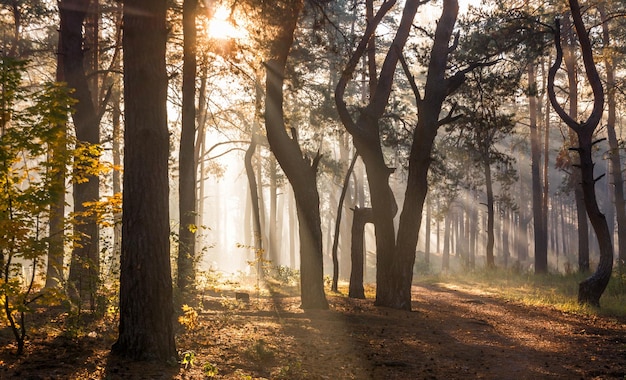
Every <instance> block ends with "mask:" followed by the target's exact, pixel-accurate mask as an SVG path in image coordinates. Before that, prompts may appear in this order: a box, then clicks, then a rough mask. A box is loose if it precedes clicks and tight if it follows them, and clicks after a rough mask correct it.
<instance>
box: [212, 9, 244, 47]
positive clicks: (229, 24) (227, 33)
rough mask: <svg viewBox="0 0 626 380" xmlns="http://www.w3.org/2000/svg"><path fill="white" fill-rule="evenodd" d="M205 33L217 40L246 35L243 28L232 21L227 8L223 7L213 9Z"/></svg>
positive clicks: (238, 37) (239, 37)
mask: <svg viewBox="0 0 626 380" xmlns="http://www.w3.org/2000/svg"><path fill="white" fill-rule="evenodd" d="M207 33H208V36H209V37H210V38H215V39H218V40H226V39H241V38H244V37H246V31H245V29H243V28H241V27H238V26H237V25H236V24H235V23H234V22H233V20H232V18H231V14H230V11H229V9H228V8H224V7H219V8H217V9H215V12H214V13H213V16H212V17H211V18H210V19H209V21H208V25H207Z"/></svg>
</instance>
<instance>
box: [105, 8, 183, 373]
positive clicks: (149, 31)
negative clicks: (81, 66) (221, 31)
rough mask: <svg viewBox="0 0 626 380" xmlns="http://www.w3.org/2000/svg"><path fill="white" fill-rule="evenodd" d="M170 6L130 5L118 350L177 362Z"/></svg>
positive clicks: (131, 355)
mask: <svg viewBox="0 0 626 380" xmlns="http://www.w3.org/2000/svg"><path fill="white" fill-rule="evenodd" d="M166 10H167V2H166V1H165V0H126V1H125V2H124V40H123V42H124V43H123V45H124V99H125V100H126V102H125V116H126V117H125V121H126V123H125V130H124V141H125V145H124V204H123V216H122V222H123V224H122V257H121V276H120V320H119V335H118V339H117V342H116V343H115V344H114V345H113V347H112V352H113V353H115V354H117V355H119V356H122V357H126V358H130V359H133V360H144V359H149V360H150V359H157V360H160V361H168V360H175V358H176V345H175V342H174V329H173V316H174V313H173V311H174V310H173V299H172V276H171V267H170V249H169V247H170V245H169V232H170V228H169V222H170V221H169V187H168V184H169V176H168V157H169V132H168V129H167V105H166V102H167V71H166V67H165V44H166V41H167V32H168V28H167V25H166V21H165V20H166V19H165V15H166Z"/></svg>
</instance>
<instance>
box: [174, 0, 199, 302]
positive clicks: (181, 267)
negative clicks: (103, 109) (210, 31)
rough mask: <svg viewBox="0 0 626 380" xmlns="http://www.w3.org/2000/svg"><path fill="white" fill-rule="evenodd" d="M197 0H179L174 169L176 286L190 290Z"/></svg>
mask: <svg viewBox="0 0 626 380" xmlns="http://www.w3.org/2000/svg"><path fill="white" fill-rule="evenodd" d="M197 5H198V2H197V0H184V2H183V88H182V92H183V106H182V128H181V133H180V148H179V169H178V172H179V173H178V174H179V177H178V194H179V197H178V202H179V203H178V211H179V216H180V223H179V225H178V227H179V228H178V259H177V264H178V281H177V285H178V289H179V290H180V291H182V292H188V291H191V290H193V286H194V283H195V268H194V266H195V265H194V264H195V251H196V250H195V244H196V234H195V232H196V231H197V228H198V227H197V226H196V163H195V157H194V152H195V143H196V71H197V70H196V67H197V64H196V34H197V32H196V8H197Z"/></svg>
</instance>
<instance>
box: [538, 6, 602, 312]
mask: <svg viewBox="0 0 626 380" xmlns="http://www.w3.org/2000/svg"><path fill="white" fill-rule="evenodd" d="M569 5H570V9H571V13H572V18H573V20H574V26H575V28H576V34H577V35H578V40H579V43H580V47H581V51H582V57H583V63H584V65H585V72H586V75H587V80H588V81H589V85H590V86H591V89H592V91H593V110H592V111H591V114H590V115H589V117H588V118H587V120H586V121H583V122H579V121H577V119H575V118H574V117H572V116H571V115H569V114H567V113H566V112H565V110H564V109H563V108H562V107H561V106H560V104H559V103H558V101H557V98H556V93H555V90H554V78H555V76H556V73H557V71H558V69H559V67H560V66H561V62H562V59H563V50H562V48H561V41H560V25H559V22H558V20H557V22H556V33H555V45H556V48H557V49H556V50H557V56H556V60H555V63H554V65H552V67H551V68H550V72H549V77H548V95H549V96H550V102H551V103H552V106H553V107H554V110H555V111H556V113H557V114H558V115H559V117H560V118H561V119H562V120H563V121H564V122H565V123H566V124H567V126H568V127H570V128H571V129H572V130H573V131H574V132H575V133H576V136H577V137H578V146H577V147H576V148H574V149H575V150H576V151H577V152H578V155H579V157H580V173H581V178H582V189H583V194H584V200H585V208H586V210H587V215H588V216H589V220H590V221H591V225H592V226H593V229H594V231H595V233H596V236H597V238H598V245H599V247H600V262H599V264H598V268H597V269H596V271H595V273H593V274H592V275H591V276H590V277H588V278H587V279H585V280H584V281H582V282H581V283H580V285H579V289H578V301H579V302H580V303H585V304H590V305H594V306H600V297H601V296H602V293H603V292H604V289H606V286H607V284H608V282H609V279H610V278H611V273H612V269H613V245H612V243H611V233H610V231H609V228H608V224H607V221H606V218H605V216H604V214H602V212H600V209H599V208H598V202H597V199H596V193H595V182H596V178H594V173H593V167H594V163H593V160H592V148H593V145H594V142H593V141H592V138H593V132H594V130H595V128H596V127H597V126H598V124H599V122H600V120H601V118H602V112H603V109H604V89H603V87H602V81H601V79H600V76H599V74H598V71H597V69H596V66H595V63H594V60H593V50H592V47H591V42H590V40H589V35H588V34H587V30H586V28H585V25H584V23H583V20H582V16H581V12H580V6H579V4H578V2H577V1H576V0H569Z"/></svg>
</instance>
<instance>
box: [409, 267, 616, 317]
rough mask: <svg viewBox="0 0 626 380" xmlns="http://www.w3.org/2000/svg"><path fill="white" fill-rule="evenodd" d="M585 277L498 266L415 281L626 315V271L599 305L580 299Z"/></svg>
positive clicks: (577, 310) (568, 309)
mask: <svg viewBox="0 0 626 380" xmlns="http://www.w3.org/2000/svg"><path fill="white" fill-rule="evenodd" d="M585 277H586V276H585V275H582V274H579V273H575V274H568V275H565V274H553V273H551V274H542V275H535V274H532V273H516V272H514V271H511V270H505V269H495V270H477V271H466V272H462V273H452V274H431V275H425V276H417V277H416V278H415V282H416V283H417V284H430V285H434V284H436V285H440V286H444V287H453V288H455V289H458V290H462V291H467V292H471V293H476V294H488V295H491V296H494V297H498V298H502V299H506V300H510V301H515V302H520V303H522V304H525V305H532V306H542V307H553V308H556V309H557V310H561V311H564V312H571V313H580V314H587V315H602V316H614V317H625V316H626V275H622V276H618V275H617V274H616V273H615V274H614V275H613V277H612V278H611V281H610V282H609V285H608V287H607V289H606V290H605V292H604V294H603V295H602V298H601V299H600V305H601V308H600V309H597V308H594V307H590V306H586V305H580V304H579V303H578V283H580V282H581V281H582V280H584V279H585Z"/></svg>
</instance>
